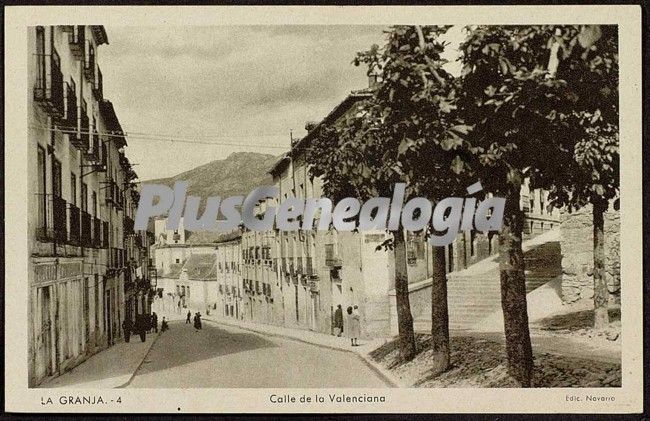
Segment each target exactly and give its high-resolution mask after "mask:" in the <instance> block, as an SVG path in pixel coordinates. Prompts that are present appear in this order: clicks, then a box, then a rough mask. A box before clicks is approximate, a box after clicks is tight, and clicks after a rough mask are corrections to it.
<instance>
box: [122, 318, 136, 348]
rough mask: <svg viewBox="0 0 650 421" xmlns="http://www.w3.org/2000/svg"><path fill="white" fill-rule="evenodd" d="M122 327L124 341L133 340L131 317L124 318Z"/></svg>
mask: <svg viewBox="0 0 650 421" xmlns="http://www.w3.org/2000/svg"><path fill="white" fill-rule="evenodd" d="M122 329H123V330H124V341H125V342H127V343H128V342H129V341H130V340H131V331H132V330H133V323H132V322H131V318H130V317H127V318H126V319H124V321H123V322H122Z"/></svg>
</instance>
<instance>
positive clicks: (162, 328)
mask: <svg viewBox="0 0 650 421" xmlns="http://www.w3.org/2000/svg"><path fill="white" fill-rule="evenodd" d="M167 329H169V325H168V324H167V320H165V316H163V319H162V322H161V323H160V331H161V332H164V331H166V330H167Z"/></svg>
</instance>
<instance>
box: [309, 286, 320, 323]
mask: <svg viewBox="0 0 650 421" xmlns="http://www.w3.org/2000/svg"><path fill="white" fill-rule="evenodd" d="M310 316H311V317H310V320H309V321H310V326H309V328H310V329H311V330H318V294H316V293H315V292H312V294H311V313H310Z"/></svg>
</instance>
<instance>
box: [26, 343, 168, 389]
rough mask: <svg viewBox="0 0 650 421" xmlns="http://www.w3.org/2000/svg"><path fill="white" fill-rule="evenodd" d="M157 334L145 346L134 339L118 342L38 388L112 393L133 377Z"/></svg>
mask: <svg viewBox="0 0 650 421" xmlns="http://www.w3.org/2000/svg"><path fill="white" fill-rule="evenodd" d="M158 335H159V333H149V334H147V340H146V341H145V342H141V341H140V337H139V336H137V335H133V336H131V342H129V343H126V342H124V341H121V342H118V343H116V344H115V345H113V346H112V347H110V348H107V349H104V350H102V351H100V352H98V353H97V354H95V355H93V356H91V357H90V358H88V359H87V360H86V361H84V362H83V363H81V364H79V365H78V366H76V367H74V368H73V369H72V370H70V371H68V372H67V373H64V374H62V375H60V376H58V377H55V378H53V379H52V380H50V381H48V382H46V383H43V384H41V385H40V386H39V387H40V388H59V387H66V388H74V389H114V388H118V387H124V386H126V385H127V384H128V383H129V382H130V381H131V378H132V377H133V376H134V375H135V372H136V371H137V370H138V368H139V367H140V365H141V364H142V362H143V361H144V359H145V357H146V356H147V353H148V352H149V350H150V349H151V347H152V346H153V344H154V342H156V339H158Z"/></svg>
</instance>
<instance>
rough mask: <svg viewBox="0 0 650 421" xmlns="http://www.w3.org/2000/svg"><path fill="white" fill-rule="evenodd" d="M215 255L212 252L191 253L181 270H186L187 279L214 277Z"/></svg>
mask: <svg viewBox="0 0 650 421" xmlns="http://www.w3.org/2000/svg"><path fill="white" fill-rule="evenodd" d="M216 262H217V256H216V254H214V253H205V254H192V255H190V257H188V258H187V261H186V262H185V266H184V267H183V271H186V272H187V277H188V278H189V279H196V280H205V279H216V277H217V271H216V270H215V267H214V266H215V264H216Z"/></svg>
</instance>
